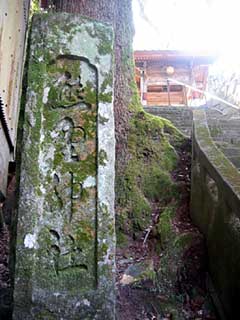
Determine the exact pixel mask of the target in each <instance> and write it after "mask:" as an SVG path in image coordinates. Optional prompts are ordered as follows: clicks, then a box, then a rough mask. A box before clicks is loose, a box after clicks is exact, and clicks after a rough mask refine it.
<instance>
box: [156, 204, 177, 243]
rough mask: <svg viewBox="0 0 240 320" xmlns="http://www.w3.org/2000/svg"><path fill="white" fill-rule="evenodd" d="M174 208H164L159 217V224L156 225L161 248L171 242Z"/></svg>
mask: <svg viewBox="0 0 240 320" xmlns="http://www.w3.org/2000/svg"><path fill="white" fill-rule="evenodd" d="M175 211H176V208H175V207H168V208H166V209H165V210H164V211H163V212H162V213H161V216H160V219H159V223H158V225H157V228H158V233H159V235H160V238H161V246H162V247H163V248H164V247H166V245H167V244H168V243H169V242H170V241H172V239H173V237H174V227H173V224H172V219H173V217H174V216H175Z"/></svg>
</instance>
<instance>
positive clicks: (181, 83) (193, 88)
mask: <svg viewBox="0 0 240 320" xmlns="http://www.w3.org/2000/svg"><path fill="white" fill-rule="evenodd" d="M167 81H171V82H173V83H176V84H180V85H182V86H185V87H187V88H189V89H192V90H194V91H196V92H199V93H203V94H204V95H208V96H209V97H211V98H213V99H215V100H218V101H220V102H223V103H225V104H226V105H228V106H230V107H232V108H234V109H237V110H240V107H238V106H236V105H235V104H232V103H231V102H228V101H226V100H224V99H222V98H219V97H218V96H215V95H214V94H212V93H210V92H208V91H203V90H201V89H198V88H196V87H193V86H191V85H189V84H186V83H184V82H181V81H178V80H175V79H171V78H168V79H167Z"/></svg>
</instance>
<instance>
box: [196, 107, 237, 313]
mask: <svg viewBox="0 0 240 320" xmlns="http://www.w3.org/2000/svg"><path fill="white" fill-rule="evenodd" d="M193 119H194V131H193V160H192V186H191V215H192V218H193V221H194V223H195V224H196V225H197V226H198V227H199V228H200V230H201V232H202V233H203V234H204V236H205V237H206V245H207V249H208V256H209V269H210V273H211V278H212V280H213V284H214V287H215V289H216V291H217V294H218V297H219V299H220V301H221V304H222V305H223V310H224V312H225V315H226V318H227V319H234V317H235V315H236V314H238V313H239V301H238V297H239V294H240V280H239V273H240V211H239V208H240V173H239V171H238V170H237V168H236V167H235V166H234V165H233V164H232V163H231V162H230V161H229V160H228V159H227V158H226V156H225V155H224V154H223V153H222V152H221V150H220V148H218V147H217V146H216V144H215V143H214V141H213V140H212V137H211V135H210V132H209V128H208V125H207V118H206V113H205V111H204V110H194V111H193Z"/></svg>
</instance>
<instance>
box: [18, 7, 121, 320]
mask: <svg viewBox="0 0 240 320" xmlns="http://www.w3.org/2000/svg"><path fill="white" fill-rule="evenodd" d="M112 58H113V33H112V29H111V27H110V26H108V25H105V24H102V23H100V22H96V21H93V20H89V19H86V18H85V17H81V16H78V15H71V14H64V13H55V14H40V15H37V16H35V17H34V19H33V24H32V32H31V35H30V47H29V61H28V70H27V78H28V79H27V92H26V107H25V120H24V124H23V127H24V136H23V147H22V164H21V179H20V199H19V209H18V226H17V244H16V272H15V290H14V315H13V318H14V319H15V320H16V319H19V320H20V319H21V320H22V319H25V320H28V319H29V320H30V319H48V320H51V319H66V320H71V319H83V320H87V319H114V268H115V262H114V259H115V252H114V251H115V221H114V160H115V159H114V155H115V139H114V115H113V101H112V100H113V88H112V85H113V71H112Z"/></svg>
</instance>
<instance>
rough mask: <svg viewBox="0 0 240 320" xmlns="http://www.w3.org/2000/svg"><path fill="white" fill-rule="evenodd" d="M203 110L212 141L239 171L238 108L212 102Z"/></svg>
mask: <svg viewBox="0 0 240 320" xmlns="http://www.w3.org/2000/svg"><path fill="white" fill-rule="evenodd" d="M205 110H206V116H207V122H208V127H209V130H210V134H211V137H212V139H213V141H214V142H215V143H216V145H217V146H218V147H219V148H220V149H221V151H222V152H223V153H224V154H225V155H226V157H227V158H228V159H229V160H230V161H231V162H232V163H233V164H234V165H235V166H236V167H237V168H238V169H240V108H239V109H234V108H232V107H230V106H227V105H225V104H222V103H219V102H216V101H215V102H214V101H213V102H212V104H211V105H209V106H208V107H207V108H206V109H205Z"/></svg>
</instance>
